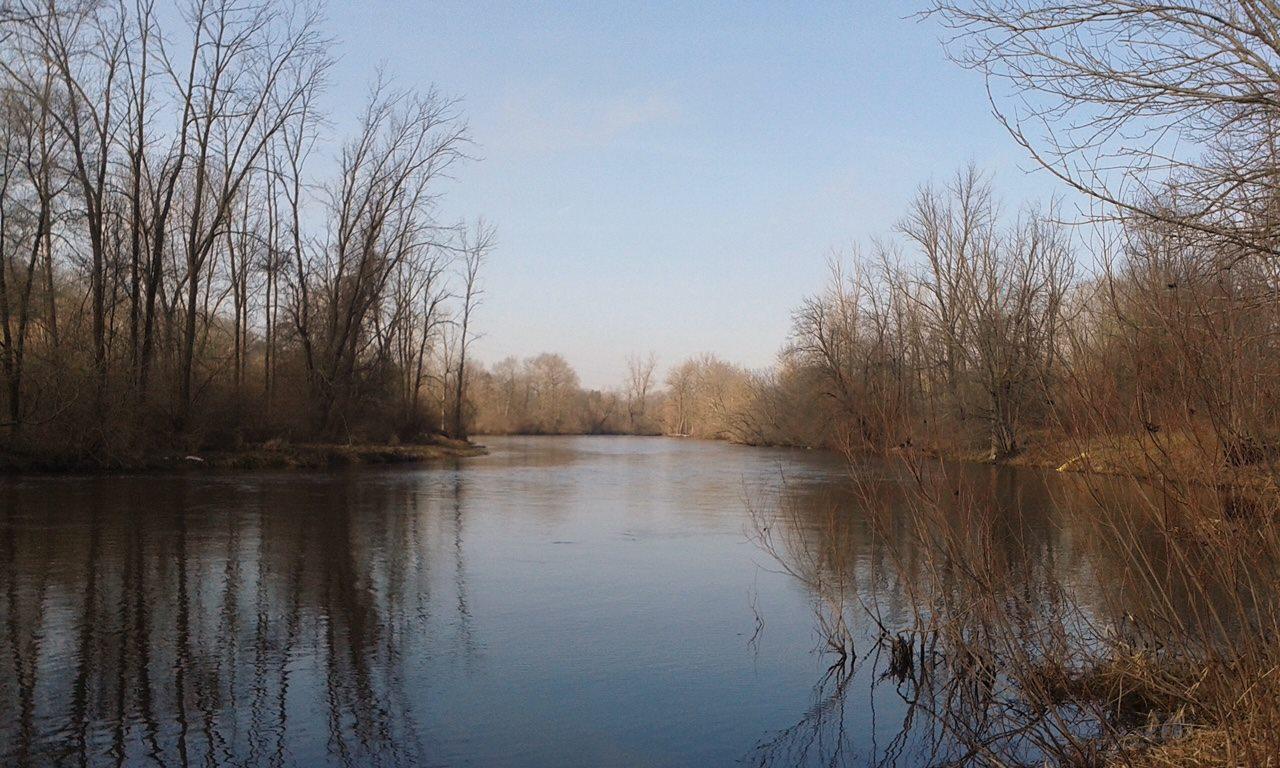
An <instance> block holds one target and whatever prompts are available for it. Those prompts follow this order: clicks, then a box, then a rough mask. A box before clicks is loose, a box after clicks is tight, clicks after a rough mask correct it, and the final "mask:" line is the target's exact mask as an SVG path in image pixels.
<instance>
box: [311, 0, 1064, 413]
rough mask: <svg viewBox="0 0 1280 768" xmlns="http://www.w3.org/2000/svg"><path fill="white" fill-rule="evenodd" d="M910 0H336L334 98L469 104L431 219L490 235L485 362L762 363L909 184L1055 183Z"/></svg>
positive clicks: (1037, 189) (597, 372)
mask: <svg viewBox="0 0 1280 768" xmlns="http://www.w3.org/2000/svg"><path fill="white" fill-rule="evenodd" d="M915 10H916V5H915V4H914V3H911V2H896V1H890V0H886V1H884V2H872V1H870V0H863V1H861V2H845V3H821V2H805V3H781V2H779V3H765V2H698V3H677V2H669V3H668V2H646V3H640V2H626V3H623V2H607V1H604V0H597V1H596V2H555V3H550V2H518V3H517V2H511V3H496V2H485V1H483V0H471V1H470V2H410V1H409V0H364V1H363V2H352V1H350V0H330V3H329V6H328V21H327V24H328V25H329V29H330V32H331V34H332V35H333V36H334V37H335V38H336V39H337V44H336V46H335V49H334V53H335V54H336V56H337V57H338V63H337V65H336V67H335V69H334V71H333V74H332V81H333V83H332V86H331V89H330V92H329V95H328V97H327V98H328V99H330V100H331V102H332V104H331V105H330V108H331V109H332V110H333V111H334V113H335V114H338V113H347V114H350V113H352V112H354V111H355V107H356V106H357V105H359V104H360V103H361V102H362V99H363V95H364V92H365V89H366V88H367V86H368V84H369V83H370V82H371V81H372V79H373V78H374V75H375V72H376V71H377V68H378V67H382V69H383V70H384V71H385V72H386V73H387V74H388V75H391V76H393V77H394V78H395V80H396V81H397V83H398V84H400V85H403V86H413V87H419V88H427V87H430V86H432V85H434V86H435V87H436V88H437V89H439V91H440V92H441V93H443V94H445V95H448V96H452V97H456V98H458V99H460V100H461V109H462V111H463V112H464V113H465V115H466V119H467V122H468V124H469V126H470V136H471V139H472V141H473V142H474V146H473V148H472V154H473V155H475V157H476V159H475V160H474V161H471V162H468V163H466V164H465V165H461V166H458V167H456V168H455V169H454V171H453V176H454V178H453V179H452V180H450V181H449V182H448V183H447V184H446V185H445V187H444V188H443V190H442V191H443V192H444V197H443V199H442V200H441V202H440V218H441V220H442V221H451V220H458V219H463V218H466V219H474V218H475V217H476V216H479V215H482V216H484V217H485V219H486V220H487V221H489V222H490V223H492V224H494V225H496V227H497V232H498V236H497V247H496V248H495V250H494V251H493V253H492V255H491V258H490V261H489V263H488V265H487V268H486V271H485V273H484V275H483V278H482V280H483V285H484V290H485V295H484V303H483V304H482V306H481V308H480V309H479V312H478V314H477V319H476V321H475V322H476V323H477V325H478V327H479V329H480V333H481V334H482V336H481V337H480V338H479V339H478V341H477V342H476V344H475V346H474V352H475V355H476V357H477V358H478V359H480V360H482V361H484V362H487V363H493V362H496V361H497V360H499V359H501V358H503V357H506V356H508V355H515V356H517V357H527V356H531V355H534V354H537V353H540V352H558V353H560V354H562V355H564V356H565V358H566V359H568V360H569V362H570V363H571V364H572V365H573V366H574V367H575V368H576V369H577V371H578V373H579V375H580V376H581V379H582V383H583V384H584V385H585V386H588V387H597V388H607V387H613V386H617V385H619V384H621V382H622V380H623V377H624V376H625V372H626V365H627V358H628V356H629V355H633V354H646V353H648V352H650V351H653V352H655V353H656V354H657V357H658V360H659V368H660V371H662V370H665V369H666V368H668V367H670V366H672V365H674V364H676V363H678V362H679V361H680V360H682V359H684V358H686V357H688V356H690V355H695V354H699V353H702V352H713V353H715V354H717V355H718V356H720V357H722V358H724V359H726V360H728V361H730V362H734V363H737V364H740V365H744V366H747V367H749V368H763V367H766V366H768V365H770V364H771V363H773V362H774V361H775V359H776V355H777V352H778V350H779V349H780V348H781V347H782V345H783V344H784V343H785V341H786V339H787V333H788V328H789V326H790V319H791V312H792V311H793V310H794V309H795V308H796V307H797V305H798V304H799V303H800V301H801V300H802V299H803V298H804V297H805V296H807V295H810V294H812V293H815V292H817V291H818V290H820V289H821V288H822V285H823V283H824V280H825V278H826V275H827V261H828V259H829V257H830V256H831V255H832V254H833V253H847V252H849V250H850V248H851V246H852V245H853V244H854V243H858V242H866V241H867V240H869V239H870V238H871V237H874V236H877V235H880V236H883V235H887V234H889V233H890V231H891V229H892V226H893V223H894V221H895V220H897V219H898V218H899V217H900V216H901V214H902V212H903V211H904V209H905V206H906V204H907V203H908V202H909V200H910V199H911V197H912V196H913V194H914V192H915V190H916V189H917V187H918V186H919V185H920V184H922V183H924V182H927V181H930V180H931V179H932V180H945V179H946V178H947V177H948V176H949V175H950V174H952V173H953V172H954V171H955V170H956V169H958V168H960V167H962V166H964V165H965V164H967V163H969V162H970V161H973V162H975V163H977V164H978V166H979V167H981V168H982V169H984V170H986V171H988V172H989V173H991V174H992V175H993V177H994V179H995V182H996V185H997V191H998V194H999V197H1000V199H1001V200H1002V201H1004V202H1005V203H1006V204H1007V205H1010V206H1016V205H1017V204H1019V203H1021V202H1022V201H1024V200H1028V199H1037V200H1046V199H1048V197H1049V196H1050V195H1051V194H1053V193H1054V192H1055V191H1056V190H1057V187H1056V186H1055V184H1054V183H1053V181H1052V180H1051V179H1049V178H1047V177H1046V175H1045V174H1043V173H1033V172H1031V164H1030V162H1029V161H1028V160H1027V158H1026V157H1025V155H1024V154H1023V152H1022V151H1021V150H1020V149H1019V148H1018V147H1017V146H1016V145H1015V144H1014V143H1013V142H1012V140H1011V139H1010V138H1009V137H1008V135H1007V134H1006V133H1005V131H1004V129H1003V128H1002V127H1000V125H999V124H998V123H997V122H996V120H995V119H994V118H993V117H992V115H991V113H990V106H989V104H988V100H987V92H986V88H985V85H984V82H983V78H982V76H981V75H980V74H978V73H975V72H970V71H965V70H963V69H960V68H959V67H957V66H955V65H954V64H952V63H951V62H949V61H947V59H946V57H945V55H944V51H943V48H942V45H941V42H940V41H941V40H942V39H944V37H945V30H943V29H941V28H940V27H939V25H938V24H937V23H936V22H935V21H932V20H927V19H926V20H921V19H918V18H914V17H913V16H912V14H913V12H914V11H915ZM336 127H338V128H340V127H341V125H340V124H339V125H338V126H336Z"/></svg>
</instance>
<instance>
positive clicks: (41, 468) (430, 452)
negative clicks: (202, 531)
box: [0, 436, 488, 474]
mask: <svg viewBox="0 0 1280 768" xmlns="http://www.w3.org/2000/svg"><path fill="white" fill-rule="evenodd" d="M487 453H488V449H486V448H485V447H484V446H483V445H478V444H476V443H472V442H470V441H467V440H453V439H451V438H447V437H443V436H434V437H431V438H430V439H429V440H426V441H423V442H419V443H401V444H389V443H289V442H287V441H283V440H271V441H267V442H265V443H261V444H256V445H245V446H243V447H241V448H237V449H229V450H210V451H196V452H183V451H175V450H170V451H155V452H150V453H139V454H134V455H127V456H111V457H97V456H91V457H84V456H67V455H64V456H55V455H48V454H41V453H36V452H24V451H20V450H5V451H3V452H0V474H24V473H33V474H35V473H61V472H136V471H143V470H173V469H197V470H199V469H325V468H332V467H344V466H356V465H377V464H413V463H421V462H429V461H441V460H452V459H464V458H471V457H475V456H483V455H485V454H487Z"/></svg>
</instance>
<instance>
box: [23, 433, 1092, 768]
mask: <svg viewBox="0 0 1280 768" xmlns="http://www.w3.org/2000/svg"><path fill="white" fill-rule="evenodd" d="M487 442H488V443H489V445H490V447H491V449H492V455H490V456H487V457H483V458H479V459H472V460H467V461H465V462H463V463H462V464H460V465H458V466H436V467H420V468H403V467H399V468H387V469H357V470H352V471H347V472H340V473H245V474H188V475H167V476H149V475H138V476H122V477H81V478H75V477H63V478H32V479H15V480H8V481H0V665H2V666H0V764H3V765H6V766H15V765H157V766H174V765H246V766H250V765H253V766H256V765H282V766H285V765H297V766H320V765H353V766H365V765H370V766H398V765H417V766H606V765H607V766H614V765H616V766H716V765H734V764H740V763H741V764H748V765H753V764H773V765H807V764H834V765H867V764H878V763H881V762H885V763H891V764H897V765H908V766H910V765H920V764H925V763H926V762H927V761H928V759H929V753H928V751H927V749H926V748H925V746H923V744H924V743H925V742H927V740H928V739H927V738H926V736H927V731H928V725H927V724H925V723H922V722H920V720H919V718H917V720H916V721H915V722H914V724H913V728H912V729H911V730H909V731H908V735H907V737H905V738H903V737H901V733H902V732H903V726H904V718H905V716H906V713H907V708H906V704H905V703H904V698H903V696H902V694H901V691H900V689H899V686H898V685H896V684H895V682H894V680H893V679H892V678H885V677H883V676H882V673H883V665H882V664H881V663H880V661H879V660H878V658H877V657H876V656H875V655H874V654H873V653H872V648H873V646H872V645H871V644H870V643H869V641H865V640H866V638H868V637H870V634H871V633H870V628H869V627H868V626H859V627H857V628H856V629H857V631H856V632H855V635H857V636H858V637H859V641H860V642H862V645H861V646H859V653H860V654H863V658H862V659H861V661H860V662H859V663H858V664H857V666H856V667H855V669H854V672H853V673H852V674H851V675H850V676H848V678H847V679H842V680H839V681H835V682H833V680H832V678H831V677H830V676H828V675H826V672H827V670H828V667H829V666H830V665H831V664H832V658H831V657H830V654H824V653H821V652H819V651H820V645H821V644H820V639H819V635H818V633H817V632H816V630H815V622H814V610H813V606H814V604H815V600H818V599H819V598H820V597H821V596H819V595H815V594H814V593H813V591H812V590H811V589H810V588H809V587H807V586H806V585H805V584H804V583H803V582H802V581H800V580H798V579H796V578H794V577H793V576H792V575H788V574H786V573H783V572H782V569H781V568H780V567H779V564H778V563H777V562H776V561H774V560H773V559H772V558H771V557H770V556H769V555H768V554H766V553H765V552H763V551H762V550H761V548H760V546H759V545H758V544H757V543H756V542H755V541H753V530H754V528H753V521H752V514H751V512H750V511H749V509H748V507H749V506H750V505H754V507H755V509H756V511H757V513H760V514H762V515H764V516H765V517H766V518H768V517H769V516H770V515H771V511H770V507H769V505H771V504H776V503H778V501H779V500H781V502H782V503H783V504H784V505H785V506H786V507H787V508H788V509H789V510H791V514H790V515H789V516H787V517H786V519H785V520H784V519H782V518H778V519H777V520H776V521H775V523H774V524H775V525H778V526H790V527H791V529H793V530H789V531H787V533H788V535H789V537H790V538H791V539H793V540H795V541H805V540H813V539H815V538H816V537H820V536H821V530H820V529H821V525H820V523H819V522H818V521H820V520H821V519H824V517H825V516H826V515H827V514H828V512H829V511H830V510H832V509H839V510H840V514H841V515H844V516H845V517H846V518H847V519H850V520H853V521H854V524H853V525H852V528H851V530H852V532H853V533H852V535H851V536H850V537H848V541H847V542H846V543H845V544H844V545H842V546H846V548H847V550H848V551H847V553H846V554H847V555H848V556H849V562H850V563H852V564H853V566H854V569H855V570H858V571H860V572H861V571H865V572H866V573H878V572H880V569H877V568H875V567H874V566H875V564H876V562H877V559H878V558H881V557H883V551H882V549H881V547H880V545H878V544H877V539H876V537H875V536H872V535H871V534H870V527H869V526H868V525H863V524H860V523H858V522H857V520H858V517H857V516H858V514H859V511H858V509H857V508H856V504H855V503H854V500H853V498H852V497H851V496H850V495H849V493H848V492H847V490H846V475H847V472H848V468H847V467H846V466H845V465H844V464H843V463H842V462H841V461H839V460H838V459H837V458H836V457H834V456H829V455H824V454H818V453H808V452H798V451H775V450H764V449H751V448H742V447H735V446H729V445H723V444H718V443H705V442H694V441H679V440H666V439H659V438H654V439H647V438H503V439H497V438H495V439H491V440H489V441H487ZM861 471H873V472H881V473H883V474H884V475H885V480H886V482H887V483H892V482H894V478H893V471H894V470H893V469H892V468H891V467H889V466H887V465H886V466H877V465H869V466H868V467H867V468H863V470H861ZM975 471H977V472H982V473H988V475H989V476H990V480H989V482H990V483H992V484H994V485H995V486H996V487H997V488H998V490H999V492H1000V494H1002V495H1003V496H1005V497H1007V498H1009V499H1014V500H1016V501H1017V502H1018V506H1019V508H1020V509H1024V510H1027V511H1025V512H1024V513H1022V514H1024V515H1026V516H1027V517H1026V519H1025V520H1024V522H1026V521H1029V522H1027V525H1026V526H1025V528H1024V533H1023V534H1022V535H1021V536H1020V537H1019V538H1018V541H1017V543H1016V545H1012V544H1011V545H1010V546H1016V548H1017V550H1018V551H1017V553H1016V556H1019V557H1026V558H1029V559H1034V560H1036V561H1037V562H1041V563H1043V567H1044V568H1048V569H1053V570H1054V571H1055V572H1057V573H1058V574H1059V575H1061V576H1062V577H1063V580H1064V581H1065V582H1068V583H1069V582H1071V581H1072V579H1073V573H1075V572H1076V571H1083V570H1084V569H1083V561H1082V557H1083V556H1082V555H1081V554H1080V549H1081V548H1080V547H1079V546H1077V543H1076V542H1075V541H1074V539H1073V537H1072V531H1071V529H1070V527H1069V526H1067V525H1065V524H1063V522H1062V521H1061V520H1060V519H1059V515H1057V514H1055V512H1054V509H1053V502H1051V501H1050V498H1051V494H1050V493H1049V490H1050V488H1049V486H1050V485H1051V484H1052V483H1054V482H1061V481H1059V480H1057V479H1056V478H1053V477H1051V476H1049V475H1046V474H1044V473H1037V472H1022V473H1017V472H1011V471H1002V472H1000V473H996V472H995V471H994V470H991V469H987V468H981V469H977V470H975ZM784 478H785V481H784ZM769 519H772V518H769ZM810 519H812V520H813V521H814V522H813V530H811V531H806V530H794V529H796V528H801V529H802V528H804V527H805V526H806V522H805V521H806V520H810ZM1026 531H1029V532H1030V533H1029V534H1028V533H1026ZM858 589H860V590H866V591H867V592H868V594H870V593H871V592H872V591H874V592H875V594H876V596H877V598H876V599H877V603H878V605H879V606H880V607H881V610H882V612H883V614H884V616H885V617H886V619H887V620H888V621H891V622H892V621H894V620H895V617H897V618H900V616H898V614H899V613H900V612H901V611H904V610H906V605H905V600H904V598H903V596H902V595H901V594H900V593H897V592H896V588H895V587H894V584H893V583H891V582H884V583H878V582H877V580H876V578H870V580H869V582H868V583H866V584H863V585H860V586H859V587H858ZM864 641H865V642H864Z"/></svg>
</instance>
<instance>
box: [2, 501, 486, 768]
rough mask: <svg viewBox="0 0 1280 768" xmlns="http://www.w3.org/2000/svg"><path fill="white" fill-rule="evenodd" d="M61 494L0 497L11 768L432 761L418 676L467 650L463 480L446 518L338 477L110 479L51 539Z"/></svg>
mask: <svg viewBox="0 0 1280 768" xmlns="http://www.w3.org/2000/svg"><path fill="white" fill-rule="evenodd" d="M106 485H110V488H109V489H108V488H106V487H104V486H106ZM197 485H198V489H197ZM49 488H50V486H48V485H41V484H33V485H30V486H26V485H23V484H11V485H8V486H5V487H4V489H3V491H0V492H2V493H3V494H4V499H3V500H4V504H3V512H0V515H3V517H0V522H2V523H3V535H2V536H0V568H3V571H2V572H3V574H4V592H3V595H4V609H5V610H4V617H5V618H4V621H3V624H2V626H0V633H2V634H3V648H4V651H5V652H4V654H3V655H5V656H7V657H8V658H9V661H10V663H11V667H10V668H11V670H12V673H11V674H5V675H0V697H3V698H2V699H0V700H3V701H4V702H5V707H6V710H8V708H9V707H10V706H12V708H13V710H12V711H14V712H15V714H16V717H14V718H13V722H8V721H6V722H5V723H4V724H3V728H4V730H3V732H0V742H2V743H3V745H4V746H3V749H2V750H0V752H2V755H3V758H4V762H5V763H6V764H14V765H28V764H33V765H42V764H70V765H89V764H93V765H103V764H114V765H144V764H153V765H157V766H175V765H181V766H186V765H192V764H197V765H210V764H244V765H272V766H279V765H285V764H310V763H317V762H336V763H338V764H342V765H362V766H363V765H385V766H396V765H421V764H423V763H425V762H429V761H428V757H429V755H428V754H427V753H426V748H425V746H424V743H423V739H422V738H421V734H420V733H419V732H418V726H417V717H418V713H417V712H416V711H415V702H418V703H420V702H421V701H422V691H421V690H414V691H413V695H412V696H410V695H409V689H410V687H411V686H414V687H416V686H418V685H419V684H418V683H416V682H413V683H411V682H410V681H409V679H408V670H407V668H406V659H407V658H409V657H410V656H413V655H414V653H417V652H421V653H422V654H423V658H426V657H428V656H429V655H430V654H432V653H435V652H436V646H434V645H432V646H430V648H429V649H428V648H427V645H426V640H427V639H429V637H430V636H432V635H433V634H435V633H439V632H442V628H443V627H445V626H448V625H452V626H454V627H456V628H457V631H458V633H459V634H460V639H459V641H458V644H459V647H460V648H461V650H462V652H463V653H464V655H465V654H470V653H472V652H473V650H474V643H475V640H474V637H473V634H472V629H471V626H470V622H469V620H468V616H467V605H466V570H465V569H464V568H463V564H462V563H463V560H462V552H463V548H464V542H463V538H462V537H463V532H464V525H463V523H464V515H463V510H464V507H463V505H462V504H461V503H460V501H459V500H458V499H460V496H461V494H462V492H463V485H462V481H461V480H460V479H459V480H457V482H455V483H454V484H453V485H452V489H453V494H454V496H455V500H454V503H453V504H452V508H451V509H449V510H447V511H445V510H439V511H438V512H439V513H437V510H433V509H430V505H431V503H432V502H431V501H430V500H429V499H428V497H427V495H425V494H422V493H419V492H418V491H417V490H415V489H414V487H413V486H412V485H405V486H402V487H401V486H397V487H393V488H392V489H390V490H389V489H387V488H377V489H376V490H374V491H372V492H364V491H362V490H361V489H360V486H356V485H353V484H350V483H347V482H344V481H343V479H342V478H341V477H327V478H322V477H314V478H311V479H308V480H306V481H297V480H294V481H282V482H277V483H273V482H258V483H253V484H246V485H244V486H241V485H237V484H236V483H233V482H231V481H227V482H224V483H210V482H208V481H203V482H199V483H198V484H197V483H196V481H194V480H191V481H189V480H188V479H185V478H181V477H170V478H161V479H154V480H148V481H147V482H144V483H132V484H130V483H122V482H120V481H118V480H114V479H105V478H104V479H95V480H87V481H77V482H75V483H68V484H67V485H66V487H65V488H63V487H56V486H55V489H56V491H55V492H56V493H57V495H58V499H57V500H58V506H59V511H58V515H59V517H58V519H57V520H56V521H49V522H48V523H47V524H42V523H40V522H39V521H36V520H33V519H31V518H32V517H33V516H38V515H40V514H41V513H42V511H45V510H48V509H49V508H50V503H49V500H48V499H47V498H40V497H38V496H37V495H36V494H37V493H40V492H44V491H48V490H49ZM122 489H129V490H128V491H127V492H123V493H122V492H121V490H122ZM406 509H407V510H409V513H407V514H406V513H405V510H406ZM436 540H438V542H439V543H438V544H437V543H436ZM393 541H396V542H398V545H397V546H388V544H389V543H391V542H393ZM444 554H448V555H449V557H448V558H447V559H448V561H449V562H445V558H443V557H442V555H444ZM446 574H448V576H447V578H446V579H445V580H444V581H441V579H442V577H444V576H445V575H446ZM437 582H440V583H442V584H444V585H445V588H444V589H443V590H441V591H442V592H445V593H446V594H447V593H453V594H451V595H449V596H448V599H445V600H433V595H432V588H433V586H434V585H435V584H436V583H437ZM51 642H53V643H59V644H62V643H65V644H68V645H69V646H70V647H67V648H62V647H48V646H47V645H46V644H48V643H51ZM318 725H319V726H321V727H323V729H324V730H325V731H326V733H325V734H324V736H323V738H316V737H317V736H318V735H319V734H315V733H313V732H312V729H314V728H316V727H317V726H318ZM317 749H319V750H320V751H319V752H316V751H315V750H317Z"/></svg>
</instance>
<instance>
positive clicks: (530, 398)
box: [468, 354, 752, 439]
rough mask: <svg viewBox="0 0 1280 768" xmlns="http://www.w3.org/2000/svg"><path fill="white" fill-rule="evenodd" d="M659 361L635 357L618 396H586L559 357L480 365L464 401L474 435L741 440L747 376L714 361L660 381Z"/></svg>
mask: <svg viewBox="0 0 1280 768" xmlns="http://www.w3.org/2000/svg"><path fill="white" fill-rule="evenodd" d="M656 370H657V358H656V357H655V356H654V355H652V354H651V355H649V356H647V357H632V358H631V359H630V360H629V361H628V366H627V378H626V382H625V383H624V385H623V386H622V387H621V388H619V389H617V390H609V391H601V390H594V389H593V390H588V389H584V388H583V387H582V386H581V383H580V382H579V379H578V374H577V372H576V371H574V369H573V367H572V366H570V364H569V363H568V361H566V360H565V359H564V358H563V357H561V356H560V355H557V354H541V355H537V356H536V357H530V358H526V359H525V360H522V361H521V360H516V359H515V358H507V359H505V360H502V361H500V362H498V363H497V364H495V365H494V366H493V367H491V368H485V367H483V366H477V367H476V369H475V370H474V371H473V372H472V373H471V374H470V379H471V381H472V384H471V387H470V390H469V396H470V400H469V402H468V407H469V409H470V410H469V413H470V415H471V419H470V422H471V424H472V429H473V431H474V432H476V433H479V434H534V435H567V434H589V435H622V434H631V435H660V434H665V435H675V436H693V437H706V438H715V439H739V438H738V436H737V434H736V433H735V432H734V430H733V422H734V419H735V418H736V414H737V412H738V411H739V410H740V399H741V398H742V397H744V396H745V393H746V390H747V389H748V388H749V386H750V382H751V381H752V376H751V374H749V373H748V372H747V371H745V370H743V369H741V368H738V367H735V366H732V365H730V364H728V363H725V362H723V361H721V360H719V359H718V358H716V357H714V356H712V355H703V356H701V357H698V358H693V359H690V360H687V361H685V362H683V363H681V364H680V365H678V366H676V367H675V368H674V369H673V370H672V371H671V373H670V374H669V375H668V376H667V378H666V388H665V389H662V388H661V383H660V382H659V380H658V379H657V373H656Z"/></svg>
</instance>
